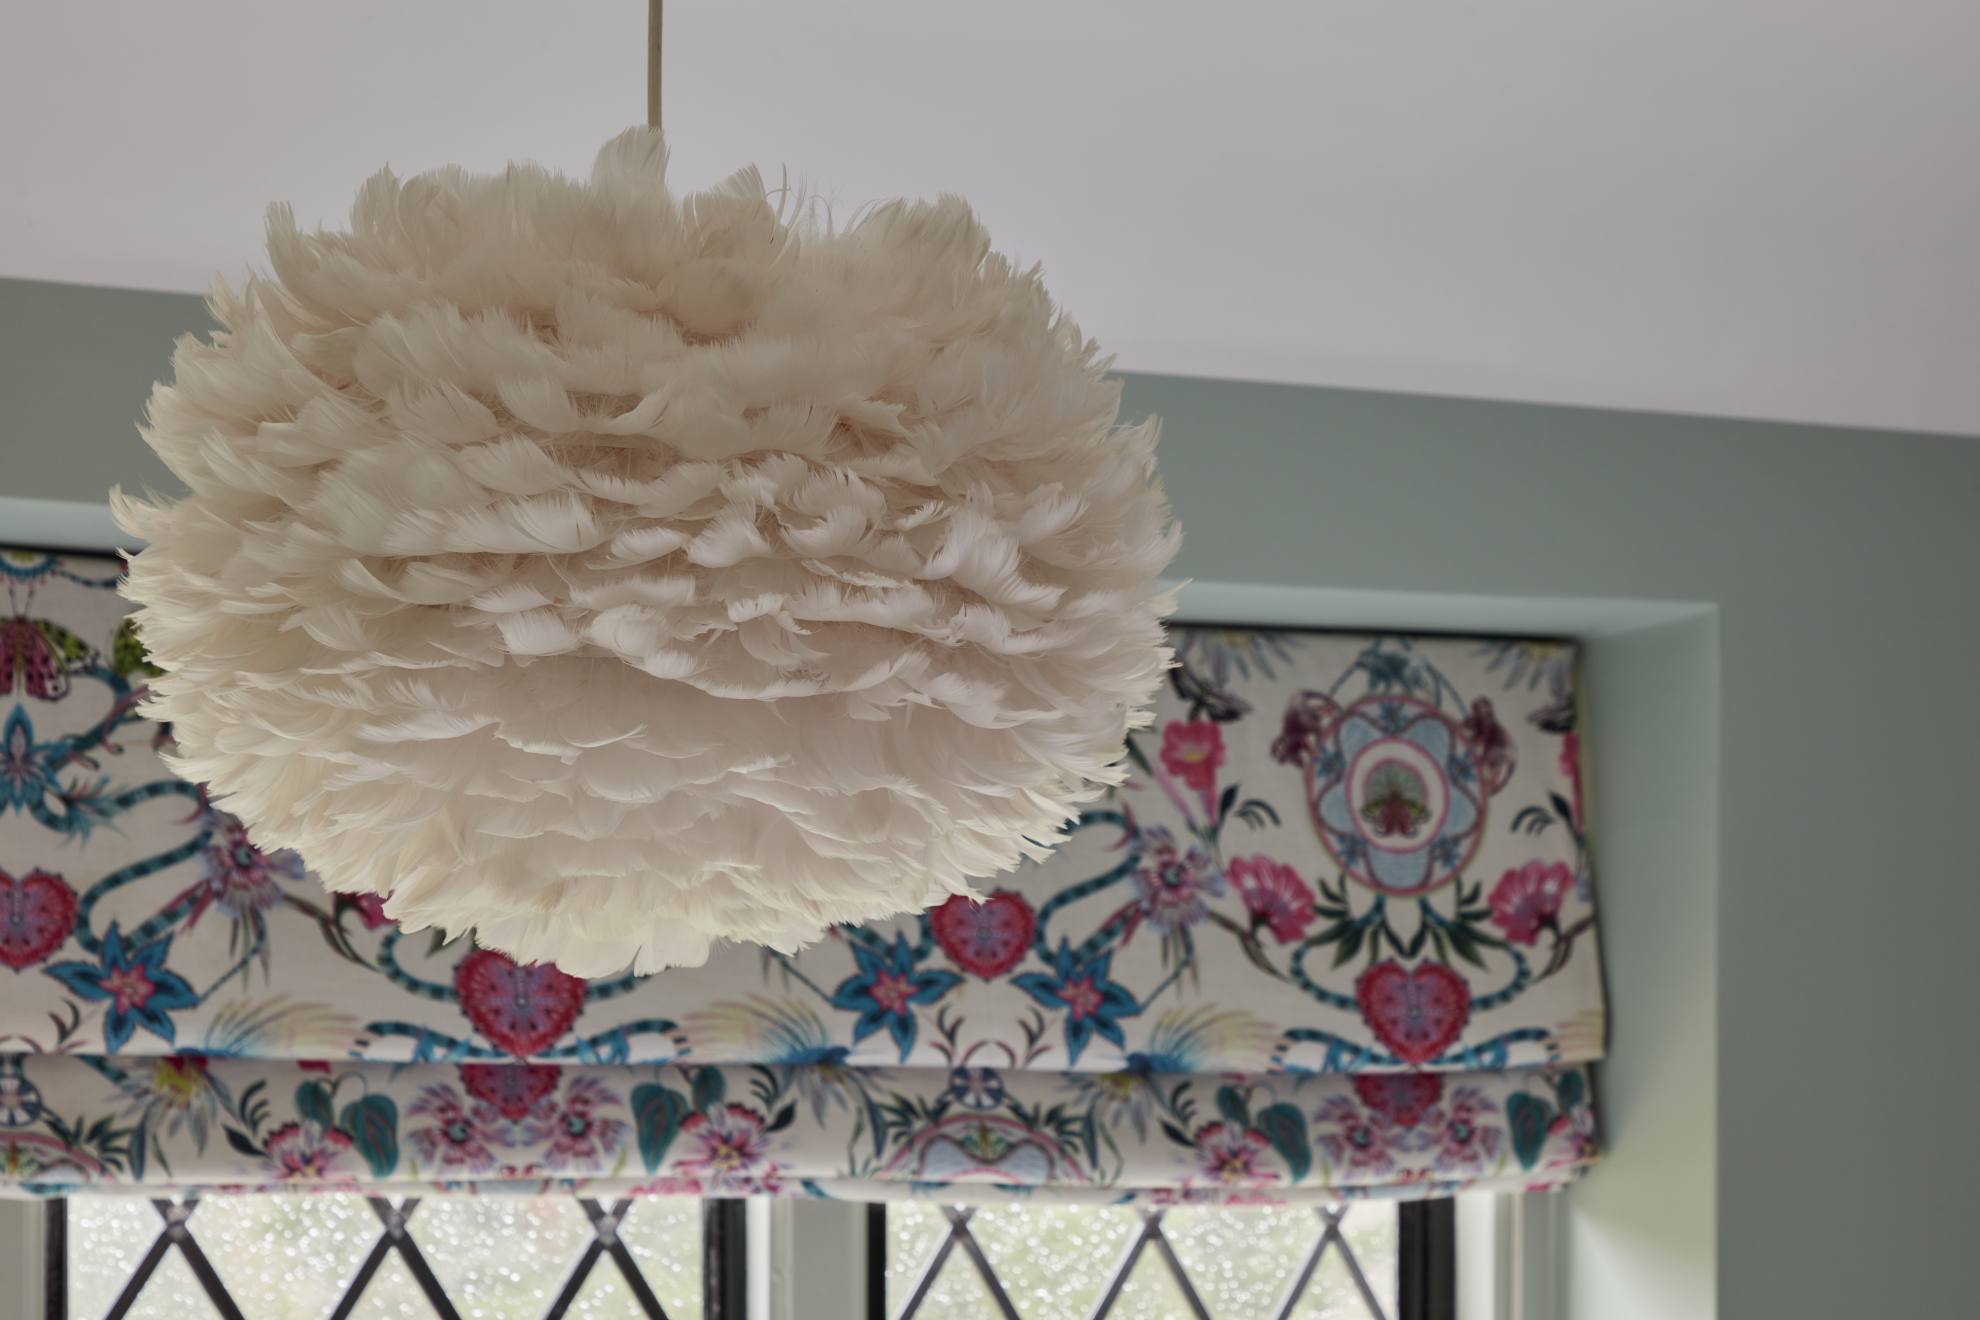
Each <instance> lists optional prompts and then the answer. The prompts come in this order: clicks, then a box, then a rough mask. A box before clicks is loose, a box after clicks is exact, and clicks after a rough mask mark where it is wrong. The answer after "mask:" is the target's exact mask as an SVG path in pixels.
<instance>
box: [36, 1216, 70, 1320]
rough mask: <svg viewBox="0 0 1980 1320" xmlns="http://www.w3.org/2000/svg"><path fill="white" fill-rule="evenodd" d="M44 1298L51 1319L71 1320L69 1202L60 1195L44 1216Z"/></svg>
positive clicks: (48, 1318)
mask: <svg viewBox="0 0 1980 1320" xmlns="http://www.w3.org/2000/svg"><path fill="white" fill-rule="evenodd" d="M41 1248H42V1263H41V1298H42V1302H43V1309H44V1311H45V1312H46V1315H47V1320H69V1203H68V1201H67V1200H66V1199H63V1198H60V1197H56V1198H53V1199H51V1200H50V1201H49V1202H48V1205H47V1208H46V1209H44V1210H43V1211H42V1216H41Z"/></svg>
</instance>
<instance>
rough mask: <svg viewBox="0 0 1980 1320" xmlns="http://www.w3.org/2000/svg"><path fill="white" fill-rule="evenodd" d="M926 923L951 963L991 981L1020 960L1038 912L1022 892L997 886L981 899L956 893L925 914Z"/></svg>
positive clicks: (1033, 929) (1036, 925)
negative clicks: (1013, 891)
mask: <svg viewBox="0 0 1980 1320" xmlns="http://www.w3.org/2000/svg"><path fill="white" fill-rule="evenodd" d="M928 924H929V925H930V926H931V927H932V928H933V929H934V931H935V942H936V943H937V944H939V945H941V946H942V952H943V953H946V954H948V955H949V961H950V962H953V963H954V964H955V965H956V966H958V967H960V968H962V969H963V970H964V971H965V972H968V973H969V974H970V975H971V976H980V977H982V978H983V979H984V980H986V981H994V980H996V979H997V978H998V977H1000V976H1002V975H1003V974H1004V973H1005V972H1008V971H1010V970H1011V968H1013V967H1015V966H1017V965H1018V963H1019V962H1020V961H1022V960H1023V958H1024V951H1025V950H1026V949H1028V948H1030V947H1031V936H1032V933H1033V932H1034V931H1036V930H1037V929H1038V914H1037V913H1035V912H1033V911H1032V910H1031V904H1029V903H1027V902H1025V901H1024V899H1023V897H1022V896H1021V895H1018V894H1014V893H1012V892H1011V891H1010V890H1008V889H999V890H998V891H997V892H996V893H994V894H992V895H990V897H988V898H986V899H984V900H983V901H982V902H978V901H977V900H975V899H973V898H970V897H969V896H968V895H966V894H957V895H956V896H955V897H954V898H952V899H950V900H949V901H948V902H946V903H944V904H942V906H941V907H938V908H936V909H935V910H934V911H933V912H931V913H929V914H928Z"/></svg>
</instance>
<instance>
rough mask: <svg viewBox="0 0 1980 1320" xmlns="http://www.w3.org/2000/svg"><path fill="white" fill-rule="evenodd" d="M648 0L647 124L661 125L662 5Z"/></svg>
mask: <svg viewBox="0 0 1980 1320" xmlns="http://www.w3.org/2000/svg"><path fill="white" fill-rule="evenodd" d="M661 3H662V0H646V124H647V127H649V128H658V127H660V6H661Z"/></svg>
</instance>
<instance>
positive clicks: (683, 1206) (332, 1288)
mask: <svg viewBox="0 0 1980 1320" xmlns="http://www.w3.org/2000/svg"><path fill="white" fill-rule="evenodd" d="M46 1213H47V1215H48V1227H47V1252H48V1283H47V1302H48V1305H47V1314H48V1316H49V1320H64V1317H74V1318H75V1320H97V1318H98V1317H104V1318H105V1320H148V1318H152V1317H156V1318H158V1320H192V1318H193V1317H198V1318H199V1320H208V1318H209V1317H219V1318H220V1320H236V1318H237V1317H250V1318H251V1320H303V1318H304V1317H307V1318H308V1320H324V1317H331V1318H332V1320H387V1318H388V1317H389V1318H390V1320H434V1318H437V1320H456V1317H459V1318H460V1320H475V1318H476V1317H485V1318H487V1320H510V1318H511V1317H516V1318H520V1317H530V1320H536V1318H537V1317H543V1318H544V1320H556V1318H557V1317H590V1318H591V1320H621V1317H633V1316H646V1317H665V1318H666V1320H739V1318H740V1317H741V1316H742V1315H743V1297H742V1291H743V1284H742V1279H743V1269H742V1251H743V1242H742V1220H743V1216H742V1203H741V1202H740V1201H709V1202H699V1201H693V1200H684V1199H678V1198H662V1197H643V1198H640V1199H639V1200H636V1201H633V1200H619V1201H599V1200H591V1199H587V1198H581V1197H573V1196H521V1195H517V1196H507V1195H488V1196H474V1197H449V1196H430V1197H418V1198H409V1199H403V1200H399V1199H387V1198H383V1197H367V1196H358V1195H338V1194H319V1195H310V1196H238V1197H213V1198H209V1199H206V1200H187V1201H163V1200H161V1201H150V1200H144V1199H141V1198H138V1197H109V1196H105V1197H90V1198H82V1199H75V1200H71V1201H67V1202H63V1201H53V1202H50V1203H49V1205H48V1207H47V1211H46Z"/></svg>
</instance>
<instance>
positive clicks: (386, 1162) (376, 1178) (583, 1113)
mask: <svg viewBox="0 0 1980 1320" xmlns="http://www.w3.org/2000/svg"><path fill="white" fill-rule="evenodd" d="M0 1120H4V1121H3V1122H0V1158H4V1160H5V1172H6V1176H7V1178H8V1179H9V1180H10V1181H11V1182H12V1183H13V1184H14V1185H15V1186H16V1187H18V1188H20V1189H22V1190H25V1191H29V1192H42V1193H53V1194H67V1193H71V1192H74V1191H78V1190H86V1189H101V1188H108V1189H111V1190H119V1189H123V1190H150V1189H153V1188H171V1189H180V1190H184V1189H194V1188H196V1189H200V1190H209V1191H295V1190H299V1189H307V1188H324V1189H345V1190H349V1189H351V1188H353V1187H356V1186H360V1185H362V1186H365V1187H367V1188H369V1187H374V1186H378V1185H400V1186H406V1187H428V1188H433V1187H438V1188H441V1189H445V1190H481V1189H494V1188H504V1189H513V1190H524V1191H543V1190H553V1189H560V1188H563V1189H572V1190H577V1191H583V1192H586V1193H587V1194H600V1195H602V1194H605V1193H607V1192H610V1193H612V1194H615V1195H616V1194H623V1193H626V1192H652V1193H657V1194H665V1195H669V1196H703V1195H706V1196H743V1195H758V1194H797V1195H810V1196H836V1197H849V1198H861V1199H868V1198H873V1197H887V1196H914V1195H931V1194H932V1195H939V1196H941V1197H942V1198H943V1199H945V1200H958V1199H960V1200H972V1199H983V1198H985V1197H993V1198H994V1197H997V1196H999V1195H1003V1196H1017V1195H1038V1194H1050V1195H1054V1196H1059V1195H1078V1196H1083V1197H1087V1198H1090V1199H1095V1200H1107V1201H1121V1200H1144V1201H1157V1202H1167V1201H1174V1202H1194V1201H1212V1202H1233V1203H1235V1202H1245V1201H1261V1200H1275V1201H1276V1200H1286V1199H1299V1198H1311V1199H1316V1200H1330V1201H1331V1200H1340V1199H1342V1198H1346V1197H1358V1196H1379V1195H1388V1196H1393V1195H1416V1196H1436V1195H1445V1194H1448V1193H1450V1192H1452V1191H1456V1190H1460V1189H1464V1188H1469V1187H1473V1186H1481V1185H1482V1186H1493V1187H1499V1186H1513V1187H1528V1188H1541V1187H1551V1186H1554V1185H1557V1184H1559V1183H1561V1182H1563V1181H1566V1180H1568V1179H1569V1178H1572V1177H1573V1176H1574V1175H1575V1174H1576V1173H1578V1172H1579V1171H1580V1170H1581V1169H1582V1168H1583V1167H1584V1166H1585V1165H1587V1164H1588V1163H1589V1162H1590V1161H1591V1160H1593V1159H1594V1157H1595V1144H1594V1128H1593V1121H1592V1110H1591V1108H1590V1105H1589V1097H1588V1077H1587V1073H1586V1069H1585V1068H1583V1067H1580V1066H1568V1067H1563V1068H1553V1069H1517V1070H1513V1071H1508V1072H1494V1073H1437V1072H1419V1073H1368V1074H1362V1075H1359V1076H1346V1075H1340V1074H1333V1075H1318V1074H1304V1075H1298V1074H1283V1073H1282V1074H1269V1075H1250V1076H1236V1075H1223V1076H1214V1077H1213V1076H1204V1075H1186V1076H1174V1075H1164V1074H1161V1073H1153V1072H1144V1071H1137V1070H1123V1071H1119V1072H1107V1073H1099V1072H1040V1071H1027V1070H1015V1071H1004V1070H1000V1069H996V1068H991V1067H977V1066H970V1065H964V1066H961V1067H957V1068H954V1069H950V1070H947V1071H944V1070H942V1069H933V1068H848V1067H842V1066H833V1065H818V1064H810V1065H797V1066H785V1067H768V1066H762V1065H754V1066H742V1065H701V1066H695V1065H670V1066H660V1065H610V1064H578V1065H561V1064H550V1063H539V1064H500V1063H462V1064H438V1063H428V1064H410V1065H395V1064H381V1063H365V1062H354V1061H344V1062H339V1063H334V1064H331V1063H295V1062H289V1061H284V1060H274V1059H217V1058H206V1057H203V1056H198V1055H161V1056H149V1057H138V1056H127V1057H121V1058H111V1059H105V1058H98V1057H93V1056H87V1055H41V1056H29V1057H26V1058H22V1057H20V1056H14V1057H13V1058H12V1059H10V1060H9V1061H8V1062H6V1063H5V1064H4V1065H0Z"/></svg>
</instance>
